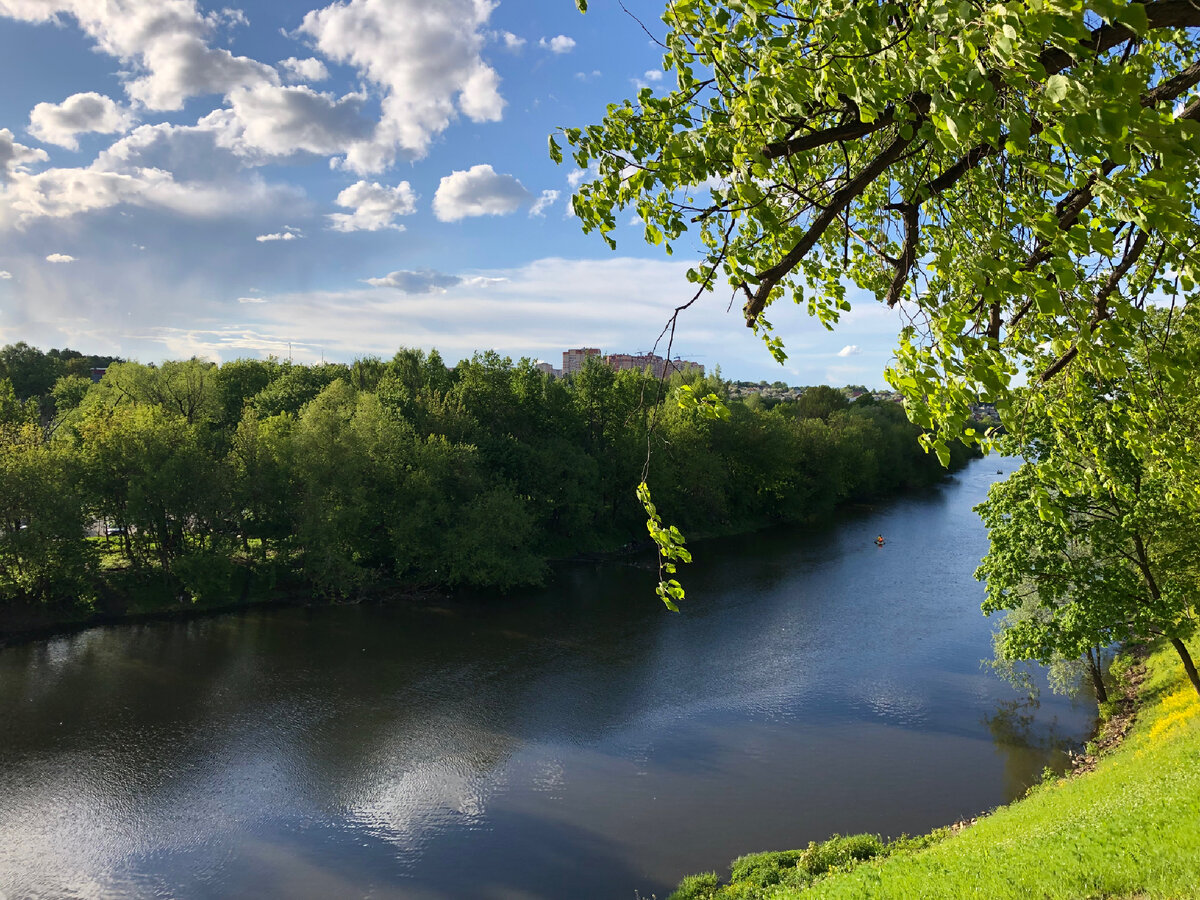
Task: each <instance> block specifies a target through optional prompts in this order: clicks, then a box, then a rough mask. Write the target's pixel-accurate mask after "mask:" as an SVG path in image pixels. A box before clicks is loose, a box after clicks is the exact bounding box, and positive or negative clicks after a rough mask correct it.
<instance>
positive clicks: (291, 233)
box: [255, 228, 304, 243]
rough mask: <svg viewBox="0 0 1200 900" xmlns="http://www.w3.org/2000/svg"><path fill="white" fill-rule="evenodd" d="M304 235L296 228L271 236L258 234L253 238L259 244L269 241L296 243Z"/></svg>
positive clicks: (277, 232)
mask: <svg viewBox="0 0 1200 900" xmlns="http://www.w3.org/2000/svg"><path fill="white" fill-rule="evenodd" d="M302 237H304V235H303V234H302V233H301V232H300V230H299V229H298V228H285V229H284V230H283V231H276V232H273V233H271V234H260V235H259V236H258V237H256V238H255V240H256V241H258V242H259V243H268V242H270V241H298V240H300V238H302Z"/></svg>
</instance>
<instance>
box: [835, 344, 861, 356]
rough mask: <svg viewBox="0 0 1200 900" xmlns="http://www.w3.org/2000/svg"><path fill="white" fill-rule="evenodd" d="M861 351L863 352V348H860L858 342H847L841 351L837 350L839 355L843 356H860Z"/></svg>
mask: <svg viewBox="0 0 1200 900" xmlns="http://www.w3.org/2000/svg"><path fill="white" fill-rule="evenodd" d="M860 353H862V350H860V349H859V348H858V345H857V344H847V345H846V346H845V347H843V348H842V349H841V350H839V351H838V352H837V355H838V356H843V357H845V356H858V354H860Z"/></svg>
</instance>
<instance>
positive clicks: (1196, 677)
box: [1168, 637, 1200, 694]
mask: <svg viewBox="0 0 1200 900" xmlns="http://www.w3.org/2000/svg"><path fill="white" fill-rule="evenodd" d="M1168 640H1170V642H1171V646H1172V647H1174V648H1175V652H1176V653H1178V654H1179V658H1180V659H1181V660H1183V668H1184V671H1185V672H1187V675H1188V680H1189V681H1191V683H1192V687H1194V688H1195V689H1196V693H1197V694H1200V674H1197V673H1196V664H1195V663H1194V662H1192V654H1190V653H1188V648H1187V644H1185V643H1184V642H1183V641H1181V640H1180V639H1179V638H1177V637H1172V638H1168Z"/></svg>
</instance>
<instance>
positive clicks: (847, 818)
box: [0, 462, 1090, 898]
mask: <svg viewBox="0 0 1200 900" xmlns="http://www.w3.org/2000/svg"><path fill="white" fill-rule="evenodd" d="M994 468H995V464H994V462H993V463H990V464H983V465H982V468H981V466H980V465H977V466H975V467H973V468H971V469H968V470H967V471H966V472H965V473H964V474H963V475H962V476H961V477H960V478H959V479H958V480H957V481H955V482H954V483H951V484H949V485H947V486H946V487H945V488H944V489H942V490H939V491H935V492H932V493H930V494H928V495H925V496H922V497H917V498H909V499H906V500H903V501H899V502H896V503H892V504H888V505H886V506H881V507H879V508H877V509H874V510H862V511H858V512H856V513H855V514H853V515H851V516H849V517H848V518H847V520H846V521H845V522H843V523H842V524H841V525H840V526H839V527H837V528H826V529H823V530H814V529H809V530H807V531H806V530H795V529H791V530H786V531H782V530H781V531H778V532H773V533H767V534H759V535H752V536H748V537H745V538H739V539H736V540H731V541H725V542H721V543H719V544H710V545H707V546H705V547H703V548H701V549H702V552H701V553H700V554H699V559H698V562H697V563H696V565H695V566H693V567H692V571H691V572H689V601H688V606H687V608H686V609H685V611H684V613H683V614H682V615H680V616H668V615H666V614H664V613H662V612H661V610H660V609H659V608H657V607H656V606H655V604H654V602H653V601H652V600H651V599H650V598H651V596H652V587H651V583H652V578H653V573H652V572H651V571H648V570H646V569H644V568H640V567H638V566H633V565H622V564H612V565H601V566H598V565H595V564H580V565H574V566H568V567H565V568H564V569H563V570H562V571H561V572H560V573H559V577H558V579H557V581H556V583H555V584H554V585H553V586H552V587H551V588H550V589H548V590H546V591H544V592H531V593H529V594H526V595H524V596H520V597H511V598H507V599H505V598H494V597H476V598H467V599H465V600H461V601H456V602H454V603H448V602H447V603H444V604H441V605H431V606H429V607H426V608H396V609H378V608H323V609H312V610H275V611H259V612H250V613H245V614H241V615H234V616H226V617H221V618H214V619H205V620H197V621H192V622H186V623H157V624H153V625H142V626H125V627H120V628H106V629H96V630H93V631H89V632H85V633H83V634H79V635H75V636H72V637H68V638H62V639H59V640H55V641H49V642H46V643H43V644H38V645H30V646H26V647H13V648H8V649H5V650H3V651H0V722H3V723H5V724H4V727H3V729H2V730H0V891H4V892H6V893H8V894H9V895H10V896H13V897H16V896H38V895H41V896H82V897H99V896H123V895H127V896H148V895H159V894H161V895H169V896H175V897H186V898H192V897H197V898H199V897H223V896H233V895H247V896H261V897H328V896H339V897H354V896H368V895H369V896H373V897H405V898H426V897H428V898H451V897H453V898H476V897H478V898H502V897H560V896H564V895H571V896H576V897H581V898H587V897H596V898H601V897H604V898H607V897H615V896H626V897H631V896H632V895H633V892H634V890H635V889H637V890H640V892H641V893H642V895H643V896H648V895H649V894H650V893H651V892H657V893H658V895H659V896H663V895H665V893H666V892H667V891H668V890H669V887H670V886H671V885H672V884H673V883H674V882H675V881H677V880H678V878H679V877H680V876H681V875H683V874H686V873H688V872H691V871H697V870H702V869H710V868H712V867H713V866H714V865H721V864H722V863H723V862H725V861H726V860H729V859H731V858H733V857H734V856H736V855H738V854H740V853H744V852H747V851H750V850H756V849H765V848H771V847H775V848H779V847H788V846H800V845H803V844H804V843H805V842H807V841H808V840H811V839H820V838H823V837H825V836H827V835H828V834H829V833H830V832H832V831H841V832H843V833H845V832H847V831H861V830H871V831H880V832H883V833H885V834H899V833H900V832H902V831H907V832H910V833H911V832H915V831H920V830H924V829H927V828H929V827H932V826H935V825H939V824H944V823H946V822H949V821H953V820H954V819H956V818H958V817H961V816H969V815H974V814H976V813H978V812H979V811H980V810H982V809H986V808H988V807H991V806H994V805H996V804H998V803H1001V802H1003V801H1005V800H1006V799H1008V798H1010V797H1012V796H1015V795H1018V794H1020V793H1021V792H1023V790H1024V788H1025V786H1026V785H1027V784H1029V783H1030V782H1031V781H1032V780H1033V779H1035V778H1036V775H1037V773H1038V772H1040V771H1041V768H1042V767H1043V766H1044V765H1045V764H1046V762H1045V760H1046V759H1048V758H1049V757H1050V756H1052V755H1053V753H1055V752H1056V750H1055V749H1054V748H1055V747H1056V746H1057V745H1056V744H1055V742H1056V741H1058V740H1059V739H1060V738H1062V739H1069V738H1076V739H1077V738H1078V737H1080V736H1081V735H1082V734H1084V733H1085V731H1086V729H1087V728H1088V726H1089V724H1090V721H1089V716H1088V714H1087V712H1086V710H1085V709H1082V708H1079V707H1073V706H1072V705H1071V704H1069V703H1065V702H1063V701H1059V700H1055V699H1047V700H1045V701H1043V704H1042V706H1041V708H1037V709H1033V708H1028V707H1020V708H1018V707H1016V706H1011V707H1010V706H1006V705H1005V704H1011V703H1012V700H1013V697H1014V692H1013V691H1012V690H1011V689H1010V688H1008V687H1007V686H1006V685H1004V684H1003V683H1002V682H1000V681H999V680H998V679H996V678H995V677H994V676H991V675H990V674H987V673H983V672H981V671H980V670H979V660H980V658H981V657H982V656H984V655H986V654H987V653H988V652H989V647H990V642H989V626H988V623H987V622H986V621H985V620H984V619H983V618H982V617H981V616H980V615H979V612H978V604H979V602H980V599H981V591H980V588H979V586H978V585H977V584H975V583H974V581H973V580H972V579H971V573H972V571H973V570H974V567H975V565H976V563H977V562H978V559H979V557H980V556H981V555H982V552H983V550H984V549H985V548H986V547H985V540H984V536H983V533H982V529H981V528H980V526H979V524H978V522H977V521H976V520H975V518H974V516H973V514H972V513H971V512H970V506H971V505H972V504H973V503H976V502H978V500H979V499H981V498H982V495H983V492H984V490H985V489H986V485H987V483H988V482H989V481H990V480H992V478H993V477H994V476H993V475H992V474H991V472H992V470H994ZM879 532H883V533H884V534H886V535H888V538H889V540H888V544H887V546H886V547H884V548H877V547H875V546H873V545H872V544H871V543H870V538H873V537H874V535H875V534H876V533H879ZM581 872H585V873H587V875H586V878H580V877H579V874H578V873H581Z"/></svg>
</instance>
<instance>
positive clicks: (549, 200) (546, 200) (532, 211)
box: [529, 191, 558, 216]
mask: <svg viewBox="0 0 1200 900" xmlns="http://www.w3.org/2000/svg"><path fill="white" fill-rule="evenodd" d="M556 200H558V191H542V196H540V197H538V198H537V199H536V200H534V201H533V206H531V207H530V208H529V215H531V216H544V215H546V210H547V209H549V208H550V207H551V206H552V205H554V202H555V201H556Z"/></svg>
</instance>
